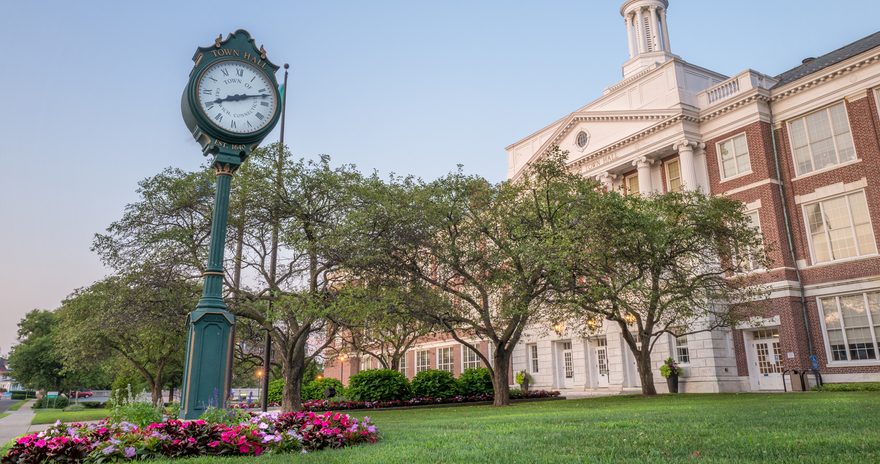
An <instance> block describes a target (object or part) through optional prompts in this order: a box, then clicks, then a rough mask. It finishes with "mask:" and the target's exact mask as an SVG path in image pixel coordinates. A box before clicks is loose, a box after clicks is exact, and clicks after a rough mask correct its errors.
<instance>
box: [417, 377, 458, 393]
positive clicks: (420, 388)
mask: <svg viewBox="0 0 880 464" xmlns="http://www.w3.org/2000/svg"><path fill="white" fill-rule="evenodd" d="M412 393H413V396H415V397H430V398H450V397H453V396H455V395H457V394H458V382H456V381H455V377H453V376H452V373H451V372H447V371H441V370H428V371H422V372H419V373H418V374H416V376H415V377H413V379H412Z"/></svg>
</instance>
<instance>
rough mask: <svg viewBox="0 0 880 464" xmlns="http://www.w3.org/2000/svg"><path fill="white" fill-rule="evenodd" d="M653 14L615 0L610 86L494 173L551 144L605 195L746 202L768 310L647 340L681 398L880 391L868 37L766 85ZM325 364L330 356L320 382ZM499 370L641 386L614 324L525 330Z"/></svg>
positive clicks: (439, 357) (418, 361)
mask: <svg viewBox="0 0 880 464" xmlns="http://www.w3.org/2000/svg"><path fill="white" fill-rule="evenodd" d="M667 7H668V1H667V0H628V1H626V2H624V3H623V5H622V7H621V10H620V12H621V15H622V16H623V17H624V20H625V21H624V24H625V28H626V33H627V39H628V43H629V52H630V57H629V60H628V61H627V62H626V63H624V65H623V80H622V81H620V82H618V83H616V84H614V85H612V86H610V87H608V88H607V89H605V91H604V92H603V94H602V96H601V97H599V98H598V99H596V100H594V101H592V102H591V103H589V104H587V105H585V106H583V107H581V108H578V109H577V110H575V111H574V112H572V113H570V114H568V115H565V116H563V117H562V118H560V119H558V120H556V121H555V122H553V123H551V124H550V125H548V126H546V127H543V128H541V129H539V130H538V131H536V132H534V133H533V134H531V135H529V136H527V137H525V138H523V139H522V140H520V141H518V142H516V143H514V144H512V145H510V146H509V147H507V152H508V177H509V178H511V179H516V178H517V177H518V176H519V175H521V172H522V170H523V169H524V168H525V167H526V166H527V165H528V164H529V163H530V162H532V161H533V160H535V159H538V158H540V157H541V156H543V155H544V154H545V153H547V152H548V151H549V150H551V149H552V148H553V147H556V146H558V147H560V148H561V149H563V150H566V151H568V152H569V153H570V158H569V165H570V167H571V169H572V170H575V171H577V172H580V173H582V174H583V175H585V176H590V177H594V178H596V179H597V180H598V181H600V182H602V183H603V184H604V185H605V186H606V187H607V188H609V189H621V190H623V191H624V192H627V193H636V192H638V193H640V194H651V193H657V192H668V191H674V190H679V189H700V190H702V191H704V192H707V193H709V194H712V195H725V196H728V197H731V198H734V199H737V200H740V201H742V202H743V203H744V204H745V205H746V209H747V211H748V213H749V216H750V217H751V218H752V220H753V223H754V224H755V226H756V227H758V228H759V229H760V230H761V232H762V235H763V237H764V241H765V243H766V244H767V245H768V249H769V250H771V253H770V261H771V266H770V268H769V269H751V270H750V272H754V273H756V274H757V275H759V276H760V277H761V279H762V281H763V283H764V284H766V285H767V287H768V288H769V289H770V299H769V300H768V301H767V303H766V310H765V312H764V314H763V317H761V318H756V319H755V320H753V321H752V322H750V323H749V324H743V325H741V326H738V327H736V328H734V329H730V330H716V331H713V332H710V333H700V334H694V335H688V336H685V337H677V338H676V337H671V336H670V337H669V338H668V339H667V340H665V341H661V342H660V343H658V344H657V346H656V348H655V349H654V358H655V359H654V361H655V362H656V365H659V364H660V363H661V362H662V359H664V358H666V357H667V356H673V357H675V358H677V359H678V361H679V362H680V363H681V364H682V365H683V366H684V367H685V377H684V378H683V379H682V388H683V390H684V391H686V392H696V391H706V392H712V391H750V390H781V389H782V388H783V383H782V382H783V379H782V375H781V372H782V371H783V370H784V369H787V368H797V369H803V368H808V367H810V366H811V365H812V364H813V363H815V364H817V365H818V366H819V369H820V371H821V373H822V375H823V377H824V379H825V381H826V382H849V381H869V380H872V381H877V380H880V347H878V341H880V255H878V246H877V238H878V236H880V112H878V99H880V33H875V34H873V35H870V36H868V37H865V38H863V39H861V40H859V41H856V42H854V43H851V44H849V45H846V46H844V47H842V48H840V49H838V50H835V51H832V52H830V53H827V54H825V55H823V56H820V57H818V58H808V59H805V60H804V61H803V63H802V64H800V65H799V66H797V67H795V68H793V69H791V70H789V71H786V72H784V73H782V74H780V75H778V76H775V77H774V76H768V75H765V74H762V73H759V72H756V71H753V70H751V69H747V70H745V71H743V72H741V73H739V74H737V75H735V76H733V77H728V76H725V75H722V74H719V73H716V72H713V71H711V70H708V69H705V68H702V67H700V66H697V65H694V64H691V63H689V62H687V61H684V60H683V59H682V58H680V57H678V56H676V55H674V54H672V51H671V47H670V41H669V33H668V28H667V25H666V9H667ZM548 332H550V333H549V335H548ZM488 348H489V347H488V346H487V345H486V344H485V343H483V344H482V345H481V350H483V349H485V350H488ZM467 351H468V350H467V349H466V348H465V349H462V347H461V346H459V345H458V344H456V343H454V342H451V341H449V340H443V339H437V340H430V341H425V343H422V344H420V345H418V346H417V347H416V348H414V349H412V350H411V351H410V352H409V353H407V359H406V365H405V366H404V367H403V368H402V370H405V372H406V373H407V374H408V375H409V376H412V375H414V374H415V373H416V372H417V371H419V370H421V369H424V368H425V367H426V366H427V367H430V368H449V369H450V370H451V371H453V372H459V371H460V370H461V369H462V368H464V366H465V363H469V362H470V360H472V359H473V356H472V354H470V353H467ZM348 363H349V364H351V360H349V361H348ZM343 364H345V363H343ZM468 365H471V364H468ZM359 367H360V366H350V369H355V370H357V368H359ZM364 367H370V366H369V365H365V366H364ZM334 368H335V369H337V370H338V369H340V367H339V365H338V360H330V362H328V367H327V371H326V374H327V375H330V376H336V375H335V374H334V372H333V370H334ZM343 370H345V366H343ZM512 370H514V371H520V370H527V371H529V372H530V373H531V375H532V376H533V377H534V379H535V383H536V384H537V386H539V387H547V388H557V389H578V390H582V389H586V390H592V389H597V390H606V389H607V390H624V389H630V388H638V387H639V378H638V375H637V371H636V368H635V361H634V359H633V357H632V354H631V353H630V352H629V349H628V348H627V347H626V346H625V344H624V342H623V340H622V339H621V337H620V334H619V329H617V328H616V327H615V326H612V325H608V326H605V327H600V328H599V329H598V331H597V332H596V334H595V335H593V336H590V337H587V338H583V337H580V336H578V335H576V334H569V333H567V332H566V330H565V329H564V327H558V328H556V330H555V331H548V330H541V329H539V328H536V329H535V330H533V331H530V332H528V333H526V334H525V335H524V336H523V339H522V340H521V342H520V345H519V346H518V347H517V349H516V351H515V353H514V358H513V366H512ZM348 374H349V372H345V373H344V375H343V377H344V378H347V377H348ZM655 377H657V380H659V381H662V380H663V379H662V378H659V376H655ZM657 387H658V391H664V390H665V385H661V384H660V383H659V382H658V385H657Z"/></svg>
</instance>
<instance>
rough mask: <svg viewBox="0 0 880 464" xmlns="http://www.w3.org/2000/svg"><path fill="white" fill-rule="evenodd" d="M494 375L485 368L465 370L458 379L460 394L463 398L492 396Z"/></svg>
mask: <svg viewBox="0 0 880 464" xmlns="http://www.w3.org/2000/svg"><path fill="white" fill-rule="evenodd" d="M493 391H495V389H494V388H493V387H492V374H491V373H490V372H489V369H486V368H485V367H476V368H471V369H465V370H464V372H462V373H461V375H460V376H459V377H458V393H459V394H460V395H463V396H476V395H491V394H492V392H493Z"/></svg>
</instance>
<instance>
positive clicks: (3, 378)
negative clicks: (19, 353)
mask: <svg viewBox="0 0 880 464" xmlns="http://www.w3.org/2000/svg"><path fill="white" fill-rule="evenodd" d="M0 389H2V390H6V391H11V390H21V389H22V388H21V385H19V383H18V382H16V381H15V379H13V378H12V377H10V376H9V368H7V367H6V359H5V358H0Z"/></svg>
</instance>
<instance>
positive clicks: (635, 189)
mask: <svg viewBox="0 0 880 464" xmlns="http://www.w3.org/2000/svg"><path fill="white" fill-rule="evenodd" d="M623 188H624V193H626V194H627V195H638V194H639V175H638V174H633V175H631V176H626V177H624V178H623Z"/></svg>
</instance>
